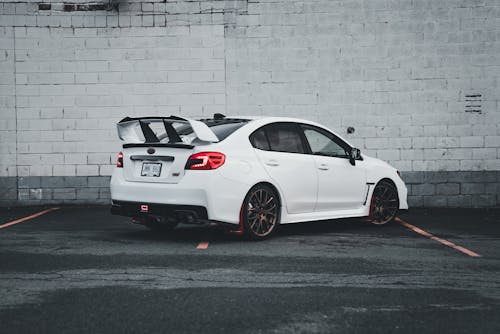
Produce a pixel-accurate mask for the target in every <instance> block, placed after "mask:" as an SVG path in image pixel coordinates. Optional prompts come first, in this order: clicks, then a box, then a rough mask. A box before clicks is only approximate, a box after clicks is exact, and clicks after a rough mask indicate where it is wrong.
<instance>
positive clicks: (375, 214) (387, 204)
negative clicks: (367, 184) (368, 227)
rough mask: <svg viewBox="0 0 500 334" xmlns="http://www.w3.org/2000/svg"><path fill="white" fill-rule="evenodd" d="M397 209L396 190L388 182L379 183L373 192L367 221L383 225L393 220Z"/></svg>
mask: <svg viewBox="0 0 500 334" xmlns="http://www.w3.org/2000/svg"><path fill="white" fill-rule="evenodd" d="M398 208H399V198H398V190H397V189H396V187H395V186H394V185H393V184H392V183H391V182H389V181H385V180H382V181H380V182H379V183H378V184H377V186H376V187H375V189H374V190H373V195H372V200H371V205H370V217H369V220H370V222H371V223H372V224H375V225H384V224H387V223H388V222H390V221H392V220H394V218H395V217H396V214H397V213H398Z"/></svg>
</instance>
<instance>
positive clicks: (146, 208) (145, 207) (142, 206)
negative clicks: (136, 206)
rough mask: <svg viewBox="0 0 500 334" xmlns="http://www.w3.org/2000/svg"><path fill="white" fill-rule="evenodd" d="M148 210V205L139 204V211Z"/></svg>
mask: <svg viewBox="0 0 500 334" xmlns="http://www.w3.org/2000/svg"><path fill="white" fill-rule="evenodd" d="M148 211H149V205H146V204H141V212H148Z"/></svg>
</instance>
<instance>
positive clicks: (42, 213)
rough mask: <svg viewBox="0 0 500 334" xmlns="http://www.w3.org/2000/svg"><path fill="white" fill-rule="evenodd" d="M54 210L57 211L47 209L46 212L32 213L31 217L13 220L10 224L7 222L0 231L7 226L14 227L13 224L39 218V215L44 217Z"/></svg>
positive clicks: (0, 226)
mask: <svg viewBox="0 0 500 334" xmlns="http://www.w3.org/2000/svg"><path fill="white" fill-rule="evenodd" d="M55 210H59V208H50V209H47V210H43V211H40V212H37V213H34V214H32V215H31V216H27V217H24V218H20V219H16V220H13V221H11V222H8V223H5V224H2V225H0V229H2V228H6V227H9V226H12V225H15V224H19V223H22V222H24V221H27V220H30V219H33V218H36V217H40V216H41V215H44V214H46V213H48V212H51V211H55Z"/></svg>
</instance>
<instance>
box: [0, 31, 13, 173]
mask: <svg viewBox="0 0 500 334" xmlns="http://www.w3.org/2000/svg"><path fill="white" fill-rule="evenodd" d="M15 99H16V97H15V76H14V29H13V28H11V27H0V177H3V176H16V109H15Z"/></svg>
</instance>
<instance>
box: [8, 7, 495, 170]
mask: <svg viewBox="0 0 500 334" xmlns="http://www.w3.org/2000/svg"><path fill="white" fill-rule="evenodd" d="M40 3H43V4H51V9H50V10H41V9H40V7H39V4H40ZM71 3H78V4H88V3H90V1H87V0H74V1H71ZM115 3H117V4H118V5H119V11H116V10H98V11H71V12H65V11H64V10H63V8H64V7H63V2H62V1H58V0H43V1H31V0H30V1H2V2H0V75H1V81H0V107H1V112H0V140H1V143H2V145H1V146H0V176H15V175H18V176H34V175H42V176H84V175H109V174H110V173H111V171H112V168H113V164H114V159H115V154H116V151H117V150H118V149H119V145H120V143H119V142H118V140H117V138H116V133H115V123H116V122H117V121H118V120H120V119H121V118H122V117H124V116H141V115H152V114H164V115H170V114H181V115H184V116H191V117H200V116H210V115H212V114H213V113H214V112H223V113H226V114H229V115H231V114H233V115H238V114H240V115H241V114H257V115H285V116H296V117H301V118H308V119H311V120H316V121H319V122H321V123H324V124H326V125H328V126H330V127H331V128H333V129H335V130H337V131H338V132H339V133H340V134H341V135H343V136H344V137H346V138H347V139H348V140H351V141H352V143H353V144H355V145H357V146H359V147H360V148H361V149H362V150H363V151H364V152H366V153H368V154H371V155H373V156H376V157H380V158H382V159H385V160H389V161H390V162H391V163H392V164H393V165H395V166H396V167H397V168H399V169H401V170H403V171H441V170H443V171H447V170H449V171H455V170H462V171H467V170H500V166H499V165H500V156H499V154H500V102H499V96H500V88H499V85H500V57H499V56H498V55H499V54H500V40H499V38H498V36H499V33H500V3H498V1H488V0H484V1H472V2H467V1H465V2H464V1H459V0H449V1H448V0H446V1H361V0H339V1H329V0H304V1H295V0H272V1H271V0H269V1H267V0H263V1H246V0H241V1H237V0H235V1H223V0H212V1H182V0H179V1H168V2H164V1H163V0H149V1H141V0H128V1H120V2H115ZM110 9H113V8H110ZM14 44H15V55H14V52H13V50H14ZM466 94H481V95H482V97H481V110H482V113H481V114H475V113H466V112H465V108H466V105H467V103H466V101H465V95H466ZM16 109H17V113H16ZM16 118H17V121H16ZM348 126H353V127H355V129H356V131H355V133H354V134H347V133H346V128H347V127H348ZM16 131H17V138H16ZM16 143H17V145H16ZM16 154H17V155H16ZM16 166H17V168H16Z"/></svg>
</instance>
